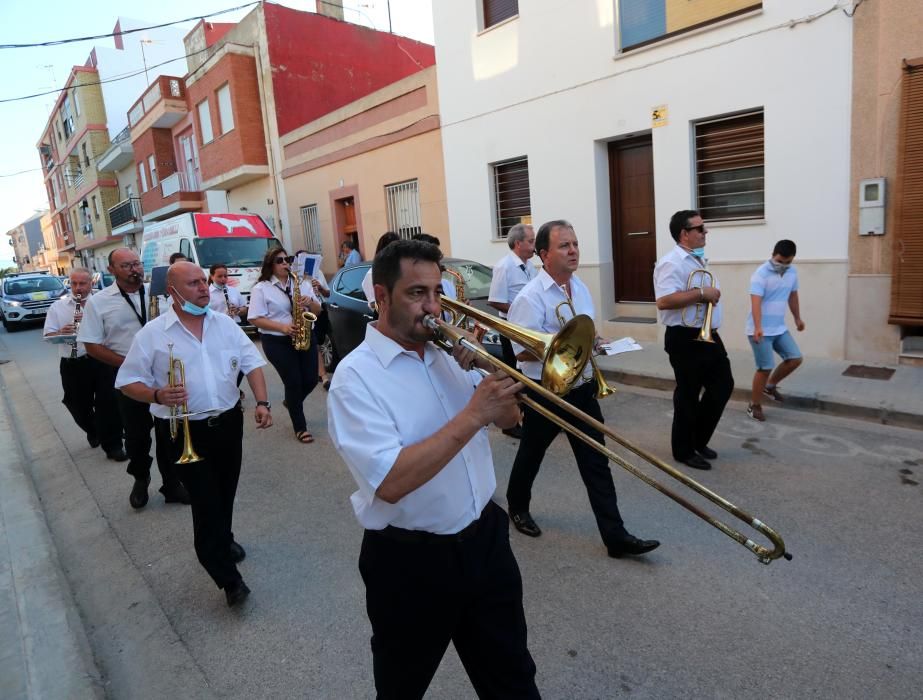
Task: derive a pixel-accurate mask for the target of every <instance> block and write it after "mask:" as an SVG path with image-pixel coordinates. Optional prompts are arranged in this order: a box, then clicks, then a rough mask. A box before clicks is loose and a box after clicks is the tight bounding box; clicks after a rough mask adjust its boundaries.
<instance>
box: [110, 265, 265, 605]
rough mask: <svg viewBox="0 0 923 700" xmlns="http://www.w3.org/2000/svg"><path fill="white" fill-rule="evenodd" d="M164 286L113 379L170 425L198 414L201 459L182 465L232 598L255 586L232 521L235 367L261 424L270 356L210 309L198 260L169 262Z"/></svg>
mask: <svg viewBox="0 0 923 700" xmlns="http://www.w3.org/2000/svg"><path fill="white" fill-rule="evenodd" d="M167 289H168V291H169V292H170V295H171V297H172V301H173V304H172V306H171V307H170V308H169V309H168V310H167V311H166V313H162V314H161V315H160V316H158V317H157V318H156V319H155V320H153V321H151V322H150V323H149V324H147V325H146V326H145V327H144V328H142V329H141V330H140V331H138V333H137V334H136V335H135V337H134V340H133V341H132V344H131V348H130V349H129V351H128V355H127V356H126V357H125V361H124V362H123V363H122V366H121V368H120V369H119V373H118V377H117V379H116V382H115V384H116V387H118V388H120V389H121V390H122V393H123V394H124V395H126V396H129V397H131V399H132V400H133V401H136V402H138V403H141V404H145V405H149V410H150V412H151V413H152V414H153V415H154V416H155V417H156V419H157V421H158V422H159V423H163V424H166V430H167V431H169V420H170V416H171V413H173V412H175V411H177V410H183V409H184V408H188V411H189V413H192V414H196V415H190V416H188V424H187V425H188V429H189V438H190V441H191V443H192V445H193V446H194V447H193V449H194V451H195V452H196V453H197V454H198V455H199V456H200V457H201V459H200V460H199V461H192V462H189V463H186V464H183V465H182V466H180V467H179V473H180V478H181V479H182V481H183V483H184V484H185V485H186V488H187V489H188V491H189V495H190V497H191V500H192V526H193V531H194V542H195V551H196V555H197V556H198V559H199V562H200V563H201V564H202V566H203V567H205V570H206V571H207V572H208V574H209V575H210V576H211V577H212V579H213V580H214V581H215V583H216V584H217V586H218V587H219V588H221V589H224V593H225V597H226V600H227V604H228V605H229V606H233V605H237V604H238V603H240V602H242V601H243V600H244V599H245V598H246V597H247V595H249V593H250V589H249V588H247V584H246V583H244V580H243V578H242V577H241V575H240V572H239V571H238V570H237V563H238V562H240V561H242V560H243V559H244V557H245V556H246V553H245V552H244V549H243V547H241V546H240V545H239V544H238V543H237V542H235V540H234V534H233V532H232V529H231V526H232V522H233V514H234V497H235V495H236V493H237V483H238V480H239V478H240V465H241V452H242V451H241V440H242V437H243V409H241V406H240V398H239V395H238V392H237V386H236V384H235V380H236V378H237V373H238V371H241V372H243V373H244V374H245V375H246V376H247V381H248V382H249V384H250V389H251V391H252V392H253V395H254V396H255V397H256V399H257V401H256V411H255V420H256V426H257V428H268V427H269V426H271V425H272V414H271V413H270V410H269V409H270V406H269V401H268V400H267V394H266V380H265V378H264V376H263V370H262V369H260V367H262V366H263V365H264V364H266V362H265V361H264V360H263V358H262V356H261V355H260V353H259V351H257V349H256V347H255V346H254V345H253V343H252V342H251V341H250V339H249V338H247V336H246V335H245V334H244V332H243V331H242V330H241V329H240V328H238V327H237V325H236V324H235V323H234V322H233V321H231V319H230V318H228V317H227V315H225V314H220V313H211V312H210V309H209V290H208V285H207V283H206V281H205V275H204V274H203V273H202V270H201V269H200V268H199V266H198V265H195V264H193V263H190V262H178V263H175V264H174V265H172V266H171V267H170V270H169V272H168V273H167ZM171 356H172V357H173V358H176V359H179V360H181V361H182V362H183V364H184V368H183V369H184V373H185V376H186V385H183V383H182V381H181V377H179V376H177V372H174V379H173V381H168V376H169V374H170V373H171V370H172V369H173V368H172V367H171V366H170V358H171ZM175 420H178V421H179V422H180V424H181V425H182V424H183V423H184V421H181V420H180V419H175ZM184 429H185V428H183V427H180V429H179V430H180V431H182V430H184ZM177 437H178V438H182V436H180V435H178V436H177ZM170 452H171V458H172V459H174V460H175V459H177V458H178V457H179V456H180V454H181V453H182V452H183V442H182V441H181V439H177V440H176V442H175V443H172V442H171V443H170Z"/></svg>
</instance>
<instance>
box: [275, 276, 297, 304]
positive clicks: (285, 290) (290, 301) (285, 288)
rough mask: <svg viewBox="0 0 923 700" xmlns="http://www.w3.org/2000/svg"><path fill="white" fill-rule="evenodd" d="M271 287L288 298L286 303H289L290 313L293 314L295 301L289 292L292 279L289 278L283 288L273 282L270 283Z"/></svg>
mask: <svg viewBox="0 0 923 700" xmlns="http://www.w3.org/2000/svg"><path fill="white" fill-rule="evenodd" d="M272 286H273V287H275V288H276V289H278V290H279V291H282V292H285V296H287V297H288V303H289V306H290V307H291V311H292V313H294V311H295V300H294V299H293V298H292V292H290V291H289V290H290V289H291V287H292V278H291V277H289V278H288V282H287V283H286V285H285V286H284V287H282V286H280V285H278V284H276V283H275V282H273V283H272Z"/></svg>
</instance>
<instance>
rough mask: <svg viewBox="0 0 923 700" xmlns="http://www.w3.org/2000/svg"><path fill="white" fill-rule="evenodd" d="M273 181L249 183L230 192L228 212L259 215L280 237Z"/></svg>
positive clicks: (264, 178) (261, 180)
mask: <svg viewBox="0 0 923 700" xmlns="http://www.w3.org/2000/svg"><path fill="white" fill-rule="evenodd" d="M272 199H273V197H272V181H271V180H270V178H269V176H266V177H261V178H260V179H259V180H254V181H253V182H248V183H247V184H246V185H241V186H240V187H235V188H234V189H231V190H228V212H229V213H231V214H238V213H244V214H259V215H260V216H262V217H263V219H264V220H265V221H266V223H267V224H269V227H270V228H271V229H272V230H273V232H274V233H275V234H276V238H278V239H279V240H282V238H281V236H280V235H279V230H278V228H279V222H278V221H276V208H275V206H274V205H273V204H272Z"/></svg>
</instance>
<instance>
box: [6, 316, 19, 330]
mask: <svg viewBox="0 0 923 700" xmlns="http://www.w3.org/2000/svg"><path fill="white" fill-rule="evenodd" d="M3 327H4V328H5V329H6V331H7V333H13V332H14V331H17V330H19V324H18V323H13V322H12V321H7V320H6V318H5V317H4V319H3Z"/></svg>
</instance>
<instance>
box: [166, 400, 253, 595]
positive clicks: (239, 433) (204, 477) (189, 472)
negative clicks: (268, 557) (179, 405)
mask: <svg viewBox="0 0 923 700" xmlns="http://www.w3.org/2000/svg"><path fill="white" fill-rule="evenodd" d="M243 415H244V414H243V411H241V409H240V404H237V406H235V407H234V408H232V409H231V410H229V411H225V412H224V413H222V414H221V415H220V416H216V417H214V418H211V419H204V420H190V421H189V435H190V439H191V440H192V445H193V449H194V450H195V451H196V453H197V454H198V455H199V456H200V457H202V461H201V462H192V463H190V464H179V465H176V470H177V474H178V476H179V479H180V481H182V482H183V485H184V486H185V487H186V490H187V491H188V492H189V498H190V500H191V501H192V504H191V508H192V530H193V539H194V543H195V553H196V556H197V557H198V559H199V563H201V564H202V566H203V567H205V570H206V571H207V572H208V575H209V576H211V577H212V580H213V581H214V582H215V584H216V585H217V586H218V588H225V587H227V586H230V585H232V584H234V583H236V582H238V581H240V580H241V577H240V572H238V570H237V565H236V564H234V562H233V561H232V560H231V542H233V541H234V533H233V531H232V525H233V520H234V498H235V496H236V495H237V482H238V480H239V479H240V462H241V455H242V451H241V441H242V438H243V431H244V422H243ZM155 422H156V423H158V424H161V425H160V426H159V428H160V430H164V429H166V431H167V433H169V430H170V429H169V422H168V421H165V420H162V419H160V418H158V419H157V420H156V421H155ZM182 451H183V427H182V423H180V428H179V434H178V436H177V439H176V442H172V441H171V442H170V443H169V449H168V452H169V455H170V459H171V461H173V462H175V461H176V460H177V459H178V458H179V456H180V454H182Z"/></svg>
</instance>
